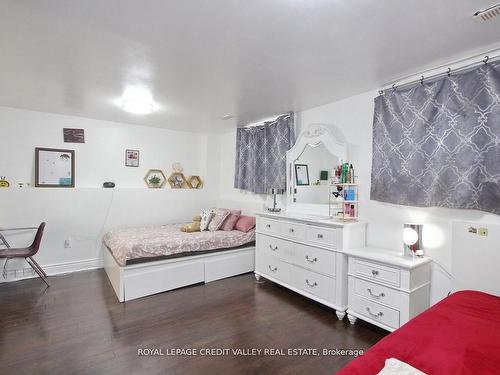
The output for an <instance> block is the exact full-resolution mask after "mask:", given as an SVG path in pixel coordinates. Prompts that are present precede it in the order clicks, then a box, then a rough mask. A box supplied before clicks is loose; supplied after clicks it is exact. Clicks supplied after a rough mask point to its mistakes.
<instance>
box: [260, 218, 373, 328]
mask: <svg viewBox="0 0 500 375" xmlns="http://www.w3.org/2000/svg"><path fill="white" fill-rule="evenodd" d="M256 216H257V239H256V242H257V243H256V251H255V254H256V255H255V257H256V259H255V277H256V278H257V280H259V279H260V277H261V276H262V277H265V278H266V279H268V280H270V281H273V282H275V283H277V284H280V285H282V286H284V287H286V288H288V289H290V290H293V291H294V292H297V293H300V294H302V295H304V296H306V297H309V298H311V299H313V300H315V301H317V302H320V303H322V304H324V305H327V306H329V307H332V308H333V309H335V310H336V313H337V317H338V318H339V319H343V317H344V315H345V311H346V309H347V257H346V255H345V254H344V253H343V251H344V250H345V249H349V248H359V247H363V246H364V245H365V227H366V225H365V224H364V223H362V222H353V223H343V222H336V221H332V220H329V219H325V220H321V219H315V218H314V217H313V216H297V215H294V214H287V213H282V214H273V213H257V214H256Z"/></svg>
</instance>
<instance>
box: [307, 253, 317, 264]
mask: <svg viewBox="0 0 500 375" xmlns="http://www.w3.org/2000/svg"><path fill="white" fill-rule="evenodd" d="M306 260H307V261H308V262H309V263H314V262H317V261H318V258H316V257H314V258H312V259H311V258H310V257H309V255H306Z"/></svg>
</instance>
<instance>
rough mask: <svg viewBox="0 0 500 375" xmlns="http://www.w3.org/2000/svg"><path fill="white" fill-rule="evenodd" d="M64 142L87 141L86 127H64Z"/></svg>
mask: <svg viewBox="0 0 500 375" xmlns="http://www.w3.org/2000/svg"><path fill="white" fill-rule="evenodd" d="M63 136H64V143H85V130H84V129H70V128H64V129H63Z"/></svg>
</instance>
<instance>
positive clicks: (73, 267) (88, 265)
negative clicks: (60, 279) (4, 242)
mask: <svg viewBox="0 0 500 375" xmlns="http://www.w3.org/2000/svg"><path fill="white" fill-rule="evenodd" d="M40 266H41V267H42V268H43V270H44V271H45V272H46V273H47V275H49V276H54V275H60V274H64V273H71V272H79V271H86V270H93V269H96V268H102V267H103V263H102V259H100V258H96V259H86V260H77V261H74V262H65V263H58V264H49V265H40ZM34 277H38V275H36V274H35V271H33V269H32V268H31V267H29V266H28V267H24V268H17V269H9V266H8V265H7V278H6V279H4V278H3V277H2V276H1V271H0V283H3V282H10V281H18V280H24V279H31V278H34Z"/></svg>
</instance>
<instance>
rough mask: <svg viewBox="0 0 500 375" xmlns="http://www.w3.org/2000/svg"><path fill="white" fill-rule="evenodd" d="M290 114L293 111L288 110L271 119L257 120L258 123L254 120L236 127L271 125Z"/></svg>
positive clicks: (291, 114) (288, 116)
mask: <svg viewBox="0 0 500 375" xmlns="http://www.w3.org/2000/svg"><path fill="white" fill-rule="evenodd" d="M291 116H293V112H288V113H284V114H282V115H279V116H278V117H276V118H275V119H274V120H272V121H266V120H263V121H262V122H259V123H255V122H254V123H251V124H248V125H243V126H238V127H239V128H253V127H256V126H264V124H267V125H272V124H275V123H277V122H278V120H279V119H286V118H290V117H291Z"/></svg>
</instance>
